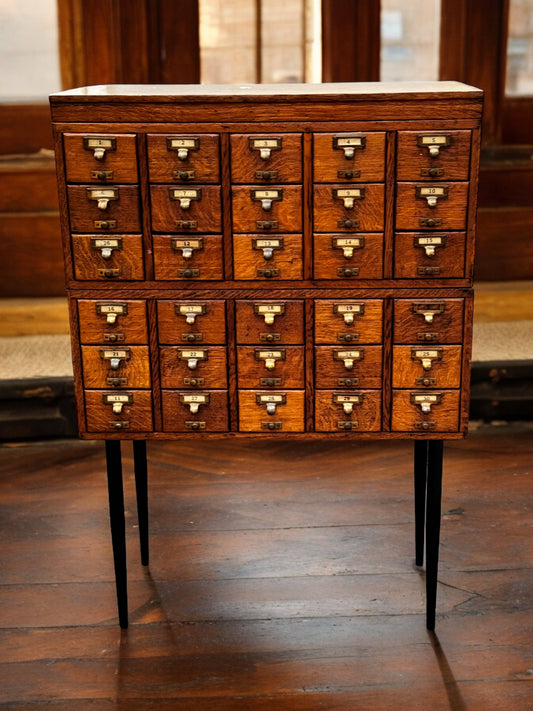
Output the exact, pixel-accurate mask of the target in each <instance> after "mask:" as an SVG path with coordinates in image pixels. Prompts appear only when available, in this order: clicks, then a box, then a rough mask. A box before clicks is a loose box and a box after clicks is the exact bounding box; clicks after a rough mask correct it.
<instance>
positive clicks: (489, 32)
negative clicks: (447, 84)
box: [440, 0, 508, 144]
mask: <svg viewBox="0 0 533 711" xmlns="http://www.w3.org/2000/svg"><path fill="white" fill-rule="evenodd" d="M441 7H442V10H441V12H442V14H441V34H440V37H441V40H440V79H455V80H459V81H464V82H465V83H467V84H471V85H473V86H477V87H479V88H481V89H483V90H484V92H485V112H484V119H483V141H484V143H485V144H494V143H498V142H499V141H500V136H501V105H502V100H503V93H504V81H505V60H506V48H507V16H508V0H486V1H481V0H442V6H441Z"/></svg>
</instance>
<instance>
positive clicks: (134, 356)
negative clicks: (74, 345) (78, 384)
mask: <svg viewBox="0 0 533 711" xmlns="http://www.w3.org/2000/svg"><path fill="white" fill-rule="evenodd" d="M81 359H82V366H83V382H84V386H85V387H86V388H88V389H94V388H109V387H116V388H149V387H150V358H149V354H148V346H122V345H114V346H100V347H98V346H82V347H81Z"/></svg>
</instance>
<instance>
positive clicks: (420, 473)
mask: <svg viewBox="0 0 533 711" xmlns="http://www.w3.org/2000/svg"><path fill="white" fill-rule="evenodd" d="M414 475H415V476H414V485H415V563H416V565H418V566H422V565H424V538H425V526H426V485H427V475H428V440H415V452H414Z"/></svg>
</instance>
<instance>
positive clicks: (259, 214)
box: [232, 185, 302, 234]
mask: <svg viewBox="0 0 533 711" xmlns="http://www.w3.org/2000/svg"><path fill="white" fill-rule="evenodd" d="M232 200H233V231H234V232H244V233H249V232H254V233H256V232H259V233H260V234H264V233H270V232H276V233H279V232H301V231H302V188H301V186H299V185H284V186H280V185H272V186H270V185H269V186H260V187H258V186H254V185H246V186H242V187H236V188H232Z"/></svg>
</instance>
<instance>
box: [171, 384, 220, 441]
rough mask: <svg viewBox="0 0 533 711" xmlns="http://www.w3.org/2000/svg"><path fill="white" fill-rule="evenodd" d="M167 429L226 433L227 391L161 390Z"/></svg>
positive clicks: (172, 430)
mask: <svg viewBox="0 0 533 711" xmlns="http://www.w3.org/2000/svg"><path fill="white" fill-rule="evenodd" d="M161 399H162V406H163V431H164V432H227V431H228V429H229V421H228V393H227V392H226V391H225V390H202V391H199V392H191V391H190V390H184V391H180V390H162V391H161Z"/></svg>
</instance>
